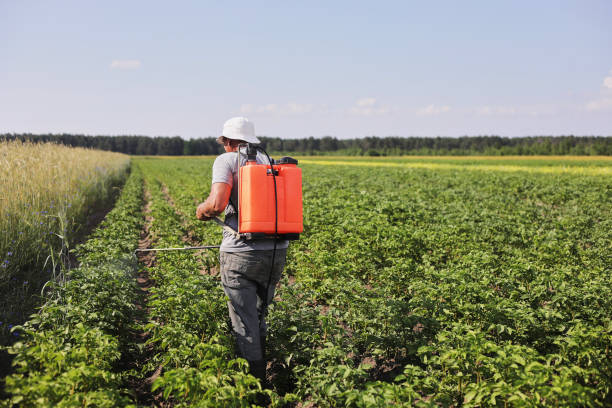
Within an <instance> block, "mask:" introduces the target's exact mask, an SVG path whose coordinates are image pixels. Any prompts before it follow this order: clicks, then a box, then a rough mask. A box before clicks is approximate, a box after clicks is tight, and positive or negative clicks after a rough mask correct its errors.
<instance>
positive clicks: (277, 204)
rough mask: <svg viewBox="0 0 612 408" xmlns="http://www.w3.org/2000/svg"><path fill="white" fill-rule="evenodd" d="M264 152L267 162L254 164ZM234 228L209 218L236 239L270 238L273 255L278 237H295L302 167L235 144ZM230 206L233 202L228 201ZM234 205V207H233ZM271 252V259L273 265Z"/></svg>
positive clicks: (299, 214) (299, 227) (300, 226)
mask: <svg viewBox="0 0 612 408" xmlns="http://www.w3.org/2000/svg"><path fill="white" fill-rule="evenodd" d="M241 149H242V150H246V163H245V165H244V166H241V163H240V155H241ZM258 150H259V151H261V152H263V153H264V154H265V155H266V158H267V159H268V164H259V163H257V151H258ZM236 161H237V168H238V208H237V210H238V230H237V231H236V230H234V229H233V228H232V227H230V226H229V225H228V224H226V223H225V222H224V221H222V220H221V219H220V218H219V217H214V218H213V219H212V220H213V221H214V222H215V223H217V224H218V225H220V226H221V227H223V229H224V230H225V231H227V232H229V233H230V234H231V235H234V236H235V237H237V238H241V239H244V240H246V241H250V240H255V239H274V255H275V253H276V243H277V241H278V240H279V239H286V240H296V239H299V236H300V233H302V232H303V230H304V226H303V212H302V169H300V168H298V167H297V164H298V161H297V160H296V159H294V158H291V157H282V158H280V159H279V160H272V159H271V158H270V156H268V153H267V152H266V151H265V150H264V149H263V148H262V147H260V146H256V145H254V144H251V143H244V144H241V145H239V146H238V152H237V155H236ZM231 204H232V206H234V204H233V203H231ZM234 207H235V206H234ZM219 247H220V246H219V245H201V246H189V247H182V248H147V249H137V250H136V251H135V252H136V253H138V252H154V251H186V250H197V249H216V248H219ZM274 255H273V262H272V264H273V265H274Z"/></svg>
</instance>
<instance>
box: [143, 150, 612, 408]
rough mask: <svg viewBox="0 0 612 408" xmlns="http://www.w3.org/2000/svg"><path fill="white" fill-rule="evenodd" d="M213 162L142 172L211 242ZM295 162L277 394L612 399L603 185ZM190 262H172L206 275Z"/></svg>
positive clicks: (506, 401)
mask: <svg viewBox="0 0 612 408" xmlns="http://www.w3.org/2000/svg"><path fill="white" fill-rule="evenodd" d="M211 164H212V161H211V160H209V159H207V160H203V159H180V160H163V161H162V160H159V161H157V162H156V161H154V160H150V161H147V163H146V170H145V172H151V174H155V177H156V178H157V179H158V180H160V181H161V182H162V183H164V185H165V189H166V193H167V194H169V195H170V197H171V198H172V200H173V202H174V205H175V207H176V208H178V209H179V210H180V211H181V212H182V213H183V214H184V215H185V216H184V217H183V218H181V217H178V218H175V221H174V222H173V224H175V225H177V224H179V223H180V224H181V225H182V226H181V229H182V234H183V235H189V236H191V237H192V238H194V239H196V240H199V241H200V242H202V243H207V244H208V243H213V242H211V241H213V240H217V241H218V240H219V239H220V237H219V235H220V233H219V232H218V229H217V232H216V234H217V237H216V238H214V237H213V236H212V235H211V231H213V232H214V231H215V230H214V228H211V227H209V226H208V225H207V224H197V223H196V222H195V221H193V219H191V220H190V219H189V218H190V217H191V216H192V214H193V211H194V210H195V206H196V204H197V203H198V202H199V201H201V200H202V199H203V198H204V197H205V196H206V193H207V192H208V189H209V183H210V179H209V177H210V176H209V174H210V170H209V169H210V166H211ZM530 165H531V164H530ZM301 167H302V168H303V171H304V186H303V190H304V221H305V231H304V234H302V237H301V239H300V240H299V241H297V242H294V243H292V245H291V246H290V251H289V256H288V264H287V268H286V276H285V278H284V279H283V280H282V281H281V285H280V287H279V289H278V296H277V302H276V303H275V304H274V305H273V306H272V307H271V308H270V317H269V321H270V329H269V336H270V339H269V343H268V346H269V350H268V352H269V355H270V359H271V362H272V367H271V368H270V369H269V370H268V374H269V376H270V377H271V382H272V384H273V386H274V390H275V392H276V393H277V394H279V395H281V396H283V395H285V396H287V398H294V397H297V398H298V399H300V400H301V401H303V403H304V404H312V405H316V406H341V405H346V406H386V405H389V404H397V405H417V406H430V405H431V406H433V405H443V406H448V405H460V404H462V405H465V406H541V405H546V406H548V405H552V406H605V405H607V404H609V401H610V398H612V397H611V386H612V379H611V377H610V375H609V367H610V366H612V361H611V355H610V348H609V344H611V343H612V324H611V320H610V315H611V314H612V313H611V312H612V305H611V302H612V281H611V270H610V265H609V259H610V256H611V255H612V254H611V252H610V251H611V250H612V248H611V247H610V241H611V232H610V231H612V219H611V218H610V214H611V213H612V208H611V203H612V200H611V198H612V197H611V194H612V186H611V185H610V180H609V178H607V177H604V176H588V177H587V176H576V175H571V174H545V173H544V174H537V173H533V174H531V173H527V172H496V171H486V172H485V171H482V170H478V171H470V170H469V169H468V168H466V169H460V170H457V169H454V168H453V169H448V170H444V169H437V170H435V171H434V170H431V169H418V168H401V167H375V166H374V167H360V166H327V165H317V164H310V165H303V166H301ZM585 174H586V173H585ZM171 212H172V213H174V210H172V211H171ZM174 215H176V214H174ZM177 237H178V234H177ZM174 243H175V244H178V243H179V241H175V242H174ZM197 259H198V257H197V256H195V255H193V254H192V255H188V254H185V255H184V259H182V260H179V259H178V258H177V260H176V261H175V262H176V263H175V264H174V265H175V266H176V268H187V269H188V270H189V271H191V273H193V272H194V271H196V270H197V268H198V266H200V267H201V263H204V264H206V265H208V266H209V267H212V268H213V269H214V267H215V266H216V262H214V260H212V259H211V258H210V257H206V258H204V261H203V262H199V263H198V262H197V261H196V260H197ZM217 285H218V283H217ZM199 287H200V288H203V287H206V286H202V285H200V286H199ZM211 290H212V291H213V292H209V293H214V291H217V293H219V288H218V286H214V287H213V288H212V289H211ZM209 296H210V295H209ZM216 316H217V318H218V319H223V318H224V315H223V313H222V311H221V310H220V311H219V312H218V315H216ZM209 324H210V323H209ZM224 329H225V328H224ZM222 331H223V330H222ZM230 356H231V353H230ZM177 395H178V394H177Z"/></svg>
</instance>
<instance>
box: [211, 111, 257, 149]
mask: <svg viewBox="0 0 612 408" xmlns="http://www.w3.org/2000/svg"><path fill="white" fill-rule="evenodd" d="M221 135H222V136H224V137H227V138H228V139H234V140H242V141H245V142H247V143H256V144H259V143H260V142H259V139H258V138H257V137H256V136H255V126H253V122H250V121H249V120H248V119H247V118H245V117H242V116H237V117H235V118H231V119H229V120H228V121H226V122H225V123H224V124H223V133H221Z"/></svg>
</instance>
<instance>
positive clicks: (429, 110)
mask: <svg viewBox="0 0 612 408" xmlns="http://www.w3.org/2000/svg"><path fill="white" fill-rule="evenodd" d="M450 109H451V108H450V106H447V105H444V106H435V105H434V104H431V105H429V106H426V107H424V108H421V109H419V110H417V111H416V114H417V115H418V116H429V115H439V114H441V113H446V112H448V111H450Z"/></svg>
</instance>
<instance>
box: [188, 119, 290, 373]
mask: <svg viewBox="0 0 612 408" xmlns="http://www.w3.org/2000/svg"><path fill="white" fill-rule="evenodd" d="M217 141H218V142H219V143H220V144H222V145H223V148H224V149H225V153H223V154H221V155H220V156H218V157H217V158H216V160H215V162H214V164H213V169H212V187H211V191H210V194H209V196H208V198H206V200H205V201H204V202H203V203H201V204H200V205H199V206H198V208H197V210H196V216H197V218H198V219H199V220H202V221H208V220H211V219H213V218H215V217H217V216H218V215H219V214H221V213H222V212H224V211H225V224H226V225H227V226H228V227H229V228H227V227H225V228H224V230H223V241H222V243H221V247H220V264H221V282H222V285H223V290H224V291H225V293H226V295H227V296H228V297H229V302H228V307H229V315H230V319H231V322H232V330H233V333H234V336H235V337H236V343H237V346H238V350H239V353H240V355H241V357H243V358H245V359H246V360H247V361H248V362H249V365H250V369H251V373H252V374H253V375H254V376H255V377H257V378H259V379H260V380H261V381H262V382H265V377H266V361H265V356H264V350H265V345H266V329H267V327H266V321H265V319H266V313H267V307H268V305H269V303H270V302H271V301H272V299H273V298H274V290H275V286H276V284H277V283H278V281H279V280H280V277H281V274H282V271H283V268H284V266H285V260H286V256H287V247H288V245H289V242H288V240H287V239H283V238H284V236H283V235H280V234H278V231H279V230H278V224H279V211H278V202H276V201H275V200H278V197H277V195H278V194H277V179H280V178H281V176H282V174H280V173H279V172H282V170H283V169H282V168H276V166H275V167H274V169H272V167H271V166H267V165H268V164H270V163H269V160H270V159H269V158H267V157H266V155H263V154H262V153H261V152H259V151H257V150H255V148H251V147H252V146H254V145H257V144H259V143H260V142H259V139H257V137H256V136H255V128H254V126H253V123H252V122H250V121H249V120H248V119H246V118H243V117H235V118H232V119H229V120H228V121H227V122H225V124H224V126H223V133H222V136H220V137H219V138H218V139H217ZM246 144H249V145H248V147H249V154H248V155H246V154H244V153H242V151H243V150H244V147H245V145H246ZM241 146H242V147H241ZM241 149H242V150H241ZM247 162H250V163H247ZM245 164H262V165H266V166H262V168H265V169H266V170H264V172H265V171H267V172H268V175H269V172H270V170H272V177H269V179H274V180H273V181H274V190H273V191H274V196H273V198H272V200H271V201H273V202H275V204H274V207H273V208H274V210H275V213H274V217H275V218H274V219H273V224H274V228H275V230H274V229H273V230H272V234H268V235H262V236H261V237H259V238H258V239H248V238H246V237H245V234H240V233H239V207H242V202H240V204H239V174H240V169H241V167H242V166H245ZM292 164H294V163H292ZM293 167H294V168H295V166H293ZM264 174H265V173H264ZM241 182H243V181H241ZM299 189H300V191H299V192H300V203H299V204H300V211H299V216H300V223H301V173H300V186H299ZM251 190H252V188H251ZM240 194H244V193H243V189H241V190H240ZM256 194H260V195H259V198H260V199H261V198H262V197H263V194H264V192H263V191H262V192H260V193H256ZM244 195H245V196H246V194H244ZM242 199H243V200H244V198H242ZM263 201H265V200H263ZM268 201H270V200H268ZM240 211H243V210H240ZM245 213H246V210H245ZM230 228H231V229H230ZM232 230H233V231H232ZM300 232H301V230H300Z"/></svg>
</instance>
